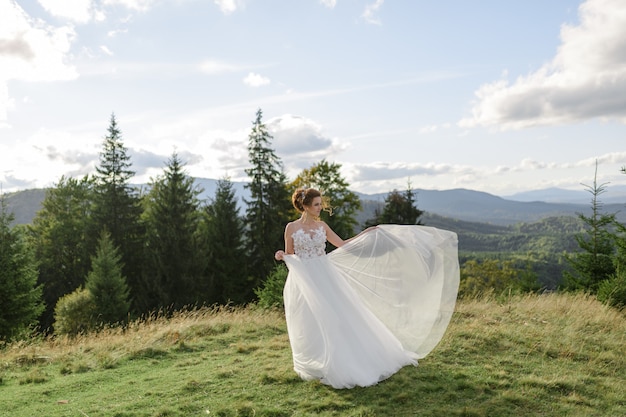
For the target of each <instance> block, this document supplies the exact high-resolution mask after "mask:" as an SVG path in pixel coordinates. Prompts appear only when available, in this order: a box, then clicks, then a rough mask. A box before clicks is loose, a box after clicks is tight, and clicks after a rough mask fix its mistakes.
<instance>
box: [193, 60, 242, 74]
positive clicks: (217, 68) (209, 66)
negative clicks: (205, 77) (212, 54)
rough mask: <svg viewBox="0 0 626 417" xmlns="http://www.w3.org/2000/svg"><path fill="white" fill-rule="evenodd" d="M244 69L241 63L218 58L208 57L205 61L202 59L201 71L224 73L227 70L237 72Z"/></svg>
mask: <svg viewBox="0 0 626 417" xmlns="http://www.w3.org/2000/svg"><path fill="white" fill-rule="evenodd" d="M242 69H243V67H241V66H239V65H236V64H231V63H228V62H224V61H220V60H216V59H207V60H205V61H202V63H201V64H200V71H202V72H204V73H206V74H209V75H215V74H222V73H226V72H237V71H241V70H242Z"/></svg>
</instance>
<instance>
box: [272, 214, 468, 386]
mask: <svg viewBox="0 0 626 417" xmlns="http://www.w3.org/2000/svg"><path fill="white" fill-rule="evenodd" d="M313 236H314V237H315V233H314V235H313ZM318 238H319V236H318ZM313 240H314V239H313V238H311V245H314V244H315V242H314V241H313ZM296 253H299V252H298V249H297V248H296ZM285 262H286V264H287V266H288V268H289V275H288V278H287V282H286V284H285V289H284V301H285V314H286V319H287V329H288V332H289V340H290V343H291V348H292V353H293V362H294V369H295V371H296V372H297V373H298V375H300V377H301V378H303V379H305V380H311V379H318V380H320V381H321V382H322V383H324V384H328V385H331V386H333V387H334V388H352V387H354V386H369V385H373V384H376V383H377V382H379V381H381V380H383V379H385V378H387V377H389V376H391V375H392V374H394V373H395V372H397V371H398V370H399V369H400V368H402V367H403V366H406V365H417V359H419V358H423V357H424V356H426V355H427V354H428V353H429V352H430V351H431V350H432V349H433V348H434V347H435V346H436V345H437V343H439V341H440V340H441V338H442V337H443V334H444V333H445V330H446V328H447V326H448V323H449V321H450V318H451V316H452V313H453V310H454V305H455V302H456V296H457V290H458V285H459V265H458V254H457V236H456V234H455V233H453V232H449V231H445V230H439V229H435V228H432V227H425V226H399V225H381V226H379V227H378V228H377V229H375V230H373V231H369V232H367V233H364V234H362V235H360V236H359V237H357V238H355V239H353V240H351V241H350V242H349V243H347V244H346V245H344V246H343V247H341V248H339V249H336V250H335V251H333V252H331V253H330V254H328V255H324V256H313V257H310V258H309V257H306V256H298V255H287V256H285Z"/></svg>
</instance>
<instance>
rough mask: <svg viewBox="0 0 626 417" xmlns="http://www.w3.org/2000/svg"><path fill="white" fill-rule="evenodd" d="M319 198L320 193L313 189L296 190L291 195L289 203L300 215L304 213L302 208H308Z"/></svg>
mask: <svg viewBox="0 0 626 417" xmlns="http://www.w3.org/2000/svg"><path fill="white" fill-rule="evenodd" d="M321 196H322V193H320V192H319V191H318V190H316V189H315V188H298V189H297V190H296V191H294V192H293V195H292V196H291V203H292V204H293V206H294V207H295V208H296V210H298V211H299V212H300V213H302V212H304V206H310V205H311V204H312V203H313V199H314V198H315V197H321ZM322 200H323V199H322ZM322 204H323V201H322Z"/></svg>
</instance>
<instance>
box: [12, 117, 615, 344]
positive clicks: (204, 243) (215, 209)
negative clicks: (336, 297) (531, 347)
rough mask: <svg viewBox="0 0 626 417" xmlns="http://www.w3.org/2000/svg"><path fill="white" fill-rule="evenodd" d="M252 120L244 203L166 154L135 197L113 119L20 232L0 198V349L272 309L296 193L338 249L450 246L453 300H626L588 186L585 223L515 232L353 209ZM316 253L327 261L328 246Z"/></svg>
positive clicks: (224, 185)
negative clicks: (445, 237)
mask: <svg viewBox="0 0 626 417" xmlns="http://www.w3.org/2000/svg"><path fill="white" fill-rule="evenodd" d="M272 139H273V138H272V136H271V135H270V133H269V132H268V130H267V128H266V126H265V125H264V123H263V113H262V111H261V110H260V109H259V110H258V111H257V113H256V115H255V118H254V120H253V122H252V128H251V129H250V133H249V136H248V147H247V150H248V156H249V159H248V160H249V167H248V169H246V174H247V175H248V177H249V182H248V183H246V185H245V187H246V189H247V192H248V197H247V198H246V200H245V202H244V203H245V205H244V207H243V208H242V207H241V205H240V204H238V203H239V202H238V201H237V199H236V195H235V190H234V187H233V183H232V182H231V180H230V179H229V178H228V177H223V178H221V179H220V180H219V181H218V187H217V191H216V192H215V195H214V196H213V198H211V199H210V200H209V201H201V200H200V199H199V198H198V195H199V194H200V193H201V192H202V190H200V189H198V187H197V186H196V185H195V184H194V179H193V178H192V177H190V176H189V175H188V173H187V172H186V170H185V161H184V160H182V159H181V157H180V156H179V155H178V154H177V153H176V152H173V153H172V154H171V156H170V158H169V160H168V161H167V162H166V163H165V166H164V167H163V171H162V173H161V174H160V175H158V176H157V177H155V178H153V179H152V180H151V181H150V183H149V184H147V185H145V186H142V187H136V186H133V185H132V184H133V178H134V175H135V172H134V170H133V162H132V160H131V157H130V156H129V152H128V149H127V148H126V146H125V145H124V140H123V135H122V130H121V128H120V127H119V126H118V122H117V120H116V117H115V115H111V118H110V120H109V125H108V128H107V130H106V135H105V137H104V139H103V141H102V148H101V151H100V157H99V163H98V166H97V167H96V170H95V172H94V173H93V174H92V175H87V176H84V177H81V178H73V177H61V178H60V179H58V181H57V182H56V183H55V185H54V186H53V187H51V188H49V189H47V190H46V195H45V198H44V200H43V203H42V205H41V209H40V210H39V211H38V212H37V213H36V215H35V217H34V219H33V221H32V222H31V223H30V224H17V225H15V224H13V219H14V214H13V213H12V212H11V211H10V210H9V209H8V206H7V203H6V199H5V197H4V196H3V195H0V302H1V304H2V311H1V312H0V342H3V343H6V342H9V341H13V340H19V339H21V338H25V337H30V336H32V335H33V334H45V335H49V334H69V335H72V334H79V333H81V332H85V331H89V330H93V329H101V328H104V327H110V326H114V327H115V326H124V325H125V324H126V323H129V322H131V321H132V320H134V319H137V318H141V317H150V316H151V315H154V314H158V315H166V316H167V315H172V314H174V313H175V312H177V311H181V310H194V309H197V308H200V307H203V306H244V305H249V304H252V303H259V304H260V305H264V306H280V301H281V300H280V297H281V294H282V284H283V283H284V280H285V278H286V268H285V267H284V265H282V264H279V263H277V262H276V261H275V260H274V257H273V254H274V252H275V251H276V250H277V249H280V248H282V247H283V245H284V242H283V232H284V227H285V224H286V223H287V222H289V221H291V220H293V219H295V218H296V216H297V213H296V212H295V210H294V209H293V207H292V205H291V195H292V193H293V192H294V190H296V189H297V188H299V187H315V188H318V189H320V190H322V191H323V194H324V196H325V198H328V199H329V201H330V202H331V204H332V208H333V210H332V215H331V214H329V213H326V212H324V213H323V214H322V218H323V220H324V221H326V222H327V223H328V224H329V225H330V227H331V228H332V229H333V230H335V231H336V232H337V233H338V234H339V235H340V236H341V237H343V238H347V237H350V236H352V235H354V234H355V233H358V232H359V231H360V230H362V229H363V228H365V227H367V226H368V225H374V224H384V223H395V224H410V225H422V226H434V227H440V228H445V229H448V230H452V231H455V232H456V233H457V235H458V237H459V248H460V251H459V262H460V266H461V286H460V292H459V297H467V296H475V295H483V294H488V293H495V294H496V295H498V294H504V293H508V294H511V293H517V294H519V293H529V292H547V291H549V292H554V291H572V292H583V293H586V294H590V295H592V296H596V297H598V299H600V301H602V302H605V303H607V304H610V305H612V306H614V307H616V308H623V306H624V304H625V303H626V226H625V225H623V224H621V223H620V222H619V221H618V220H617V219H616V218H615V215H614V214H611V213H606V212H604V210H603V205H602V201H601V197H602V194H603V192H604V191H605V186H606V185H605V184H597V183H596V181H595V179H594V181H593V183H592V185H590V186H586V188H587V191H589V193H590V197H591V207H590V208H591V211H590V212H589V213H590V214H580V215H578V217H572V216H560V217H549V218H545V219H542V220H541V221H539V222H533V223H518V224H516V225H513V226H500V225H486V224H481V225H477V224H476V223H471V222H464V221H460V220H454V219H450V218H446V217H443V216H438V215H437V213H427V212H424V211H423V210H420V209H419V204H418V203H419V202H418V198H417V197H418V196H417V194H416V193H415V192H414V191H413V189H412V188H411V183H410V181H408V182H407V187H406V190H391V191H390V192H389V193H388V194H387V195H386V197H385V200H384V202H380V203H376V204H373V203H372V202H362V201H361V200H360V199H359V197H358V195H357V194H356V193H354V192H351V191H350V184H349V183H347V181H346V180H345V179H344V178H343V177H342V175H341V172H340V168H341V166H340V165H339V164H337V163H334V162H331V161H327V160H322V161H320V162H318V163H316V164H314V165H313V166H311V167H309V168H307V169H305V170H303V171H302V172H301V173H300V174H299V175H298V176H297V177H296V178H293V179H289V178H288V177H287V175H286V174H285V171H284V168H283V163H282V161H281V160H280V158H279V156H278V155H277V154H276V152H275V151H274V148H273V145H272ZM328 250H333V248H332V247H329V248H328Z"/></svg>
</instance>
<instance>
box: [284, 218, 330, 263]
mask: <svg viewBox="0 0 626 417" xmlns="http://www.w3.org/2000/svg"><path fill="white" fill-rule="evenodd" d="M291 237H292V238H293V250H294V252H295V253H296V255H298V256H299V257H301V258H305V259H311V258H316V257H318V256H323V255H326V231H325V230H324V226H320V227H318V228H317V229H313V230H311V231H309V232H307V231H305V230H304V229H298V230H296V231H295V232H293V233H292V234H291Z"/></svg>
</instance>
